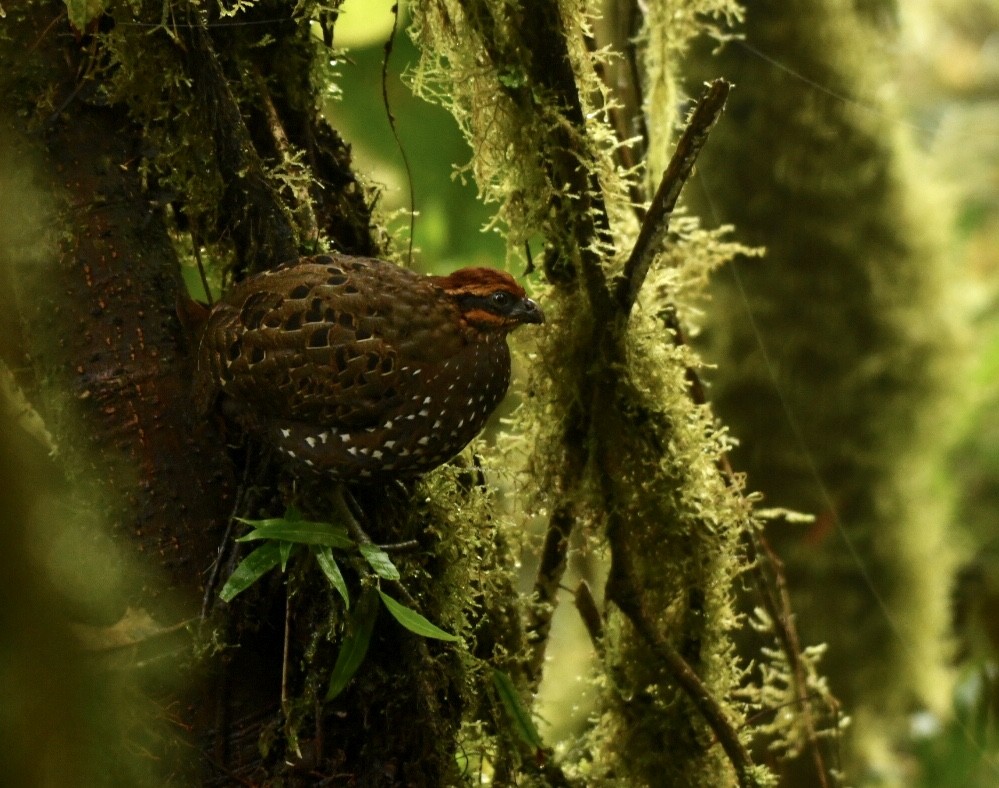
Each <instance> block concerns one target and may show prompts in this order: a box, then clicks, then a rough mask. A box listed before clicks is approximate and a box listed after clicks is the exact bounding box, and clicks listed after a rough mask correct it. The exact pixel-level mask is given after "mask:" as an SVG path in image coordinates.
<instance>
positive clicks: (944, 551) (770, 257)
mask: <svg viewBox="0 0 999 788" xmlns="http://www.w3.org/2000/svg"><path fill="white" fill-rule="evenodd" d="M771 6H772V7H771ZM754 11H755V13H754V14H752V15H750V16H749V17H748V18H747V26H746V35H747V41H748V44H749V46H750V47H752V48H753V49H754V50H757V51H761V52H763V53H764V54H763V56H757V55H755V54H753V51H751V50H749V49H747V48H745V47H743V46H741V45H740V44H738V43H736V42H733V43H731V44H730V45H728V46H727V47H725V48H724V49H723V50H722V53H721V54H720V55H719V56H718V57H710V56H708V55H707V54H706V53H702V56H701V60H700V65H699V67H698V69H697V70H696V72H695V73H696V75H697V76H698V77H700V76H704V77H707V76H710V75H714V74H717V73H719V72H721V73H725V74H726V75H728V76H730V77H731V78H732V79H733V80H734V81H735V82H736V84H737V88H736V90H735V91H734V92H733V95H732V99H731V101H730V106H729V109H728V112H727V114H726V117H725V119H724V120H723V122H722V124H720V126H719V127H718V129H717V130H716V132H715V134H714V135H713V137H712V141H711V145H709V146H708V149H707V150H706V152H705V156H704V157H703V158H702V162H701V179H702V184H703V191H702V192H701V200H700V201H699V202H700V206H701V209H702V212H703V213H704V214H705V215H708V216H712V217H713V218H714V219H715V220H720V221H726V222H729V221H730V222H733V223H734V224H736V226H737V227H738V228H739V237H740V238H743V239H746V240H747V241H748V242H749V243H754V244H760V245H764V246H766V247H767V255H766V257H765V259H763V260H760V261H757V260H753V261H744V262H740V263H739V264H738V267H737V271H736V273H737V278H736V277H735V276H733V275H731V274H727V275H726V274H724V273H723V274H722V275H721V276H719V277H718V281H717V283H716V285H715V287H714V290H713V294H714V306H713V309H712V314H711V318H710V320H709V330H708V331H707V332H706V334H705V339H706V342H705V347H706V348H708V352H707V355H708V357H709V358H710V359H711V360H712V361H714V362H716V363H717V364H718V369H717V371H716V372H713V373H712V374H711V376H710V377H711V380H712V382H713V385H714V391H715V394H714V395H713V397H714V399H715V400H716V402H717V403H718V406H719V411H720V413H721V414H722V415H723V417H724V418H725V419H726V420H727V421H728V422H729V423H730V424H731V426H732V430H733V433H734V434H735V435H736V436H737V437H738V438H739V440H740V442H741V445H740V448H739V450H738V452H737V454H736V457H735V462H736V464H737V467H739V468H740V469H744V470H746V471H748V473H749V484H750V487H751V488H752V489H758V490H761V491H762V492H763V493H764V494H765V495H766V498H767V501H768V502H769V504H771V505H775V506H789V507H793V508H795V509H799V510H803V511H810V512H814V513H816V514H817V515H818V518H819V519H818V523H817V525H816V526H815V527H812V528H810V529H805V528H802V527H800V526H796V527H790V528H789V527H787V526H782V527H773V528H771V530H770V535H771V538H772V539H773V540H774V541H775V542H776V543H777V544H778V546H779V547H780V549H781V552H782V554H783V555H784V556H785V557H786V558H787V560H788V574H789V581H790V583H791V586H792V588H794V589H795V590H796V608H797V609H798V612H799V614H800V618H799V621H800V625H801V628H802V630H803V633H804V636H805V639H806V641H808V642H813V643H815V642H822V641H828V642H829V652H828V655H827V660H826V665H827V667H828V670H829V672H830V678H831V685H832V689H833V691H834V692H835V693H836V694H837V695H839V696H840V697H841V698H842V699H843V700H844V701H845V703H846V709H845V710H846V712H847V713H858V712H859V713H861V715H862V716H863V717H864V719H865V720H867V724H865V725H863V726H858V735H857V741H858V742H862V740H863V739H864V737H870V742H868V743H869V744H870V748H871V749H870V751H871V752H876V751H877V750H878V748H880V747H881V746H882V745H883V742H874V740H879V739H882V738H883V737H885V736H888V737H890V736H891V735H892V734H893V733H898V732H899V731H900V730H901V728H902V725H904V715H905V713H906V712H907V711H909V710H910V709H911V708H912V707H913V705H914V704H930V705H931V706H936V705H938V704H939V703H940V702H941V701H942V700H943V698H944V697H945V695H946V692H945V687H946V685H947V670H946V667H945V665H946V660H947V644H946V639H945V637H944V633H945V631H946V626H947V624H946V620H947V585H948V582H949V573H950V571H951V567H952V562H953V557H952V555H951V549H950V547H949V546H948V538H947V535H946V529H947V516H946V511H945V509H946V505H945V498H946V493H945V491H943V490H941V489H940V488H939V486H938V485H936V484H935V483H934V481H933V479H934V471H933V464H934V462H936V461H937V459H938V458H939V449H940V448H941V445H942V442H943V441H944V438H945V434H944V429H945V427H946V425H947V423H948V418H947V415H946V412H945V410H944V409H943V407H942V405H943V402H944V400H943V399H942V398H941V392H942V391H943V389H944V386H945V384H946V380H947V377H948V374H949V371H948V370H949V367H950V364H951V363H952V360H953V356H954V354H953V351H954V344H953V342H954V339H953V337H954V333H953V326H952V323H951V318H950V317H949V315H948V310H949V303H948V298H947V272H946V270H945V267H944V266H943V262H942V255H941V242H940V238H939V234H938V233H939V230H940V228H941V223H940V222H939V221H937V218H936V217H937V216H939V215H940V208H941V206H940V202H939V200H938V199H937V198H936V197H935V196H934V195H933V194H932V192H931V189H932V187H931V186H930V185H929V184H928V183H927V181H926V169H925V168H918V167H917V166H916V165H915V162H914V161H913V151H912V149H911V144H910V143H909V142H908V141H907V140H906V139H905V135H904V134H903V133H901V132H900V131H899V128H900V124H899V120H898V114H897V112H896V109H895V108H894V107H893V106H891V105H890V104H889V103H887V102H882V101H875V100H873V97H875V96H881V95H885V94H886V89H885V87H886V84H890V80H889V79H888V70H889V69H888V64H887V63H886V62H885V60H884V59H883V53H885V52H886V51H889V50H890V49H891V44H890V42H886V41H884V40H882V39H880V38H878V35H877V34H876V31H874V30H872V29H871V28H870V27H869V26H868V25H867V24H865V23H864V22H863V20H862V19H861V18H860V17H858V16H857V15H855V14H854V12H853V10H852V6H851V4H850V3H849V2H836V1H832V0H800V1H799V2H795V3H791V4H787V3H782V4H774V3H769V4H768V3H764V4H762V5H760V6H759V8H754ZM777 63H779V65H777ZM775 140H779V144H775ZM942 428H944V429H942ZM840 528H842V529H843V533H844V534H845V535H846V536H848V538H849V540H850V544H849V545H847V544H845V543H844V540H843V538H842V536H841V534H840V533H839V532H838V530H839V529H840ZM875 594H876V595H875ZM858 655H863V656H862V657H858ZM858 746H859V747H860V748H864V747H866V746H867V743H858Z"/></svg>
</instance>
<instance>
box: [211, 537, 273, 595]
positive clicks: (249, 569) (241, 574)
mask: <svg viewBox="0 0 999 788" xmlns="http://www.w3.org/2000/svg"><path fill="white" fill-rule="evenodd" d="M279 563H281V546H280V545H279V544H278V543H277V542H268V543H267V544H265V545H262V546H260V547H258V548H257V549H256V550H254V551H253V552H252V553H250V554H249V555H248V556H246V558H244V559H243V560H242V561H240V563H239V566H237V567H236V568H235V569H234V570H233V571H232V574H231V575H229V579H228V580H226V581H225V585H224V586H222V590H221V591H220V592H219V596H220V597H221V598H222V601H223V602H230V601H231V600H232V599H233V597H235V596H236V595H237V594H239V593H242V592H243V591H245V590H246V589H247V588H249V587H250V586H252V585H253V584H254V583H256V582H257V581H258V580H259V579H260V578H261V577H263V576H264V575H265V574H267V573H268V572H269V571H271V570H272V569H273V568H274V567H275V566H277V565H278V564H279Z"/></svg>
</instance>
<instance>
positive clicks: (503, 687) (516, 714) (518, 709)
mask: <svg viewBox="0 0 999 788" xmlns="http://www.w3.org/2000/svg"><path fill="white" fill-rule="evenodd" d="M493 686H494V687H496V694H497V695H499V698H500V702H502V704H503V708H504V709H506V713H507V716H508V717H509V718H510V722H512V723H513V727H514V728H515V729H516V731H517V735H518V736H520V738H521V739H523V740H524V741H525V742H527V743H528V744H529V745H531V746H532V747H533V748H534V749H536V750H541V749H544V746H545V743H544V742H543V741H542V739H541V734H540V733H538V729H537V727H535V725H534V720H533V719H531V713H530V712H529V711H528V710H527V709H526V708H524V704H523V703H522V702H521V700H520V693H518V692H517V688H516V687H515V686H514V685H513V680H512V679H511V678H510V677H509V676H508V675H507V674H506V673H504V672H503V671H502V670H497V669H496V668H493Z"/></svg>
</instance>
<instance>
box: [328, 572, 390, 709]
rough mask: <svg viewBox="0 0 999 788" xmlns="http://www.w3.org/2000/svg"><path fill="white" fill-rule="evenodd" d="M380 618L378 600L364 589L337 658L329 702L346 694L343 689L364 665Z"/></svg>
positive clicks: (368, 590)
mask: <svg viewBox="0 0 999 788" xmlns="http://www.w3.org/2000/svg"><path fill="white" fill-rule="evenodd" d="M377 618H378V598H377V597H376V596H375V594H374V591H373V590H372V589H370V588H368V589H365V591H364V592H363V593H362V594H361V598H360V599H359V600H358V601H357V604H356V605H355V606H354V612H353V613H351V616H350V619H349V620H348V621H347V634H346V635H345V636H344V638H343V642H342V643H340V652H339V653H338V654H337V655H336V664H335V665H333V673H332V674H331V675H330V687H329V689H328V690H327V691H326V700H333V698H335V697H336V696H337V695H339V694H340V693H341V692H343V690H344V688H345V687H346V686H347V684H348V683H349V682H350V680H351V679H352V678H353V677H354V674H355V673H357V669H358V668H359V667H361V663H363V662H364V657H365V655H366V654H367V653H368V644H369V643H370V642H371V633H372V631H374V628H375V620H376V619H377Z"/></svg>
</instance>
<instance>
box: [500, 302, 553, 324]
mask: <svg viewBox="0 0 999 788" xmlns="http://www.w3.org/2000/svg"><path fill="white" fill-rule="evenodd" d="M509 315H510V317H512V318H514V319H515V320H517V321H518V322H520V323H544V322H545V313H544V312H542V311H541V307H539V306H538V305H537V304H536V303H535V302H534V301H532V300H531V299H530V298H523V299H521V300H520V303H518V304H517V305H516V306H514V307H513V309H511V310H510V312H509Z"/></svg>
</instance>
